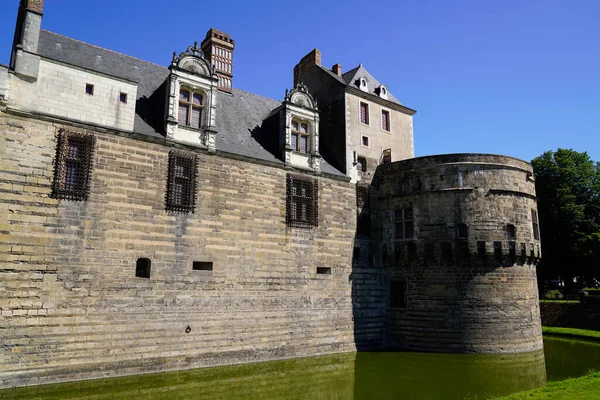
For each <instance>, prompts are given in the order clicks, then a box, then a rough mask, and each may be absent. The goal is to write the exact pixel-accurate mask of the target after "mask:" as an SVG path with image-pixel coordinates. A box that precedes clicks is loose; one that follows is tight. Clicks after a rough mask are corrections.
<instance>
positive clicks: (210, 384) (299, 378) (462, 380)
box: [0, 351, 546, 400]
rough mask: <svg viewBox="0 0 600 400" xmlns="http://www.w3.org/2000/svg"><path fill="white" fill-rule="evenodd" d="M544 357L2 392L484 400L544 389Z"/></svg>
mask: <svg viewBox="0 0 600 400" xmlns="http://www.w3.org/2000/svg"><path fill="white" fill-rule="evenodd" d="M545 381H546V371H545V366H544V358H543V354H542V352H541V351H540V352H536V353H528V354H520V355H503V356H489V355H456V354H423V353H368V352H365V353H351V354H341V355H333V356H325V357H312V358H304V359H295V360H286V361H276V362H268V363H259V364H246V365H237V366H228V367H218V368H207V369H198V370H192V371H183V372H173V373H163V374H153V375H143V376H135V377H125V378H115V379H104V380H95V381H85V382H74V383H67V384H61V385H48V386H38V387H32V388H21V389H14V390H8V391H0V397H1V398H3V399H11V400H12V399H89V398H93V399H98V400H104V399H188V398H189V399H192V398H193V399H311V400H316V399H326V400H334V399H336V400H337V399H340V400H342V399H343V400H352V399H354V400H360V399H404V400H415V399H445V400H446V399H447V400H451V399H486V398H490V397H495V396H499V395H504V394H508V393H512V392H516V391H520V390H526V389H530V388H534V387H538V386H542V385H543V384H544V383H545Z"/></svg>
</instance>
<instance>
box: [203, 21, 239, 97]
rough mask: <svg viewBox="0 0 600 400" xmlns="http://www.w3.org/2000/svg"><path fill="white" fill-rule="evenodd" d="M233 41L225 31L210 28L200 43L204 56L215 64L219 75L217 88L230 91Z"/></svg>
mask: <svg viewBox="0 0 600 400" xmlns="http://www.w3.org/2000/svg"><path fill="white" fill-rule="evenodd" d="M234 47H235V42H234V41H233V39H231V37H229V35H228V34H227V33H225V32H221V31H218V30H216V29H215V28H210V29H209V30H208V32H206V37H205V38H204V40H203V41H202V43H201V44H200V48H201V50H202V53H203V54H204V57H206V58H207V59H208V60H209V61H210V63H211V64H212V65H214V66H215V69H216V71H217V76H218V77H219V84H218V88H219V89H220V90H223V91H225V92H230V93H231V88H232V81H233V48H234Z"/></svg>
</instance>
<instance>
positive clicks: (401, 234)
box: [394, 207, 415, 239]
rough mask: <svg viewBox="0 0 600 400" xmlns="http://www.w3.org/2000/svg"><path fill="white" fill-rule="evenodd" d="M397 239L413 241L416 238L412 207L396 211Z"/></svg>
mask: <svg viewBox="0 0 600 400" xmlns="http://www.w3.org/2000/svg"><path fill="white" fill-rule="evenodd" d="M394 216H395V225H396V239H411V238H412V237H413V236H414V233H415V232H414V221H413V211H412V207H405V208H400V209H398V210H395V215H394Z"/></svg>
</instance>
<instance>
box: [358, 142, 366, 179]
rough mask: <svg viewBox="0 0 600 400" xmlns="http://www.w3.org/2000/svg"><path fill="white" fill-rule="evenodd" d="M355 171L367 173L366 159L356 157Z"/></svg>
mask: <svg viewBox="0 0 600 400" xmlns="http://www.w3.org/2000/svg"><path fill="white" fill-rule="evenodd" d="M367 139H368V138H367ZM356 169H357V170H358V171H360V172H367V159H366V158H364V157H358V158H357V159H356Z"/></svg>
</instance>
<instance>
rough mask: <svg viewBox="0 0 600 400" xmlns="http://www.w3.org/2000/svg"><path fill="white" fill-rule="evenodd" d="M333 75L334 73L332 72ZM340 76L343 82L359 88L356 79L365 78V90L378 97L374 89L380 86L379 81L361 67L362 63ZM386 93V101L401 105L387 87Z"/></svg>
mask: <svg viewBox="0 0 600 400" xmlns="http://www.w3.org/2000/svg"><path fill="white" fill-rule="evenodd" d="M332 74H333V72H332ZM333 75H335V74H333ZM336 76H337V75H336ZM342 78H343V79H344V81H345V83H346V84H347V85H348V86H351V87H354V88H355V89H359V86H358V84H357V81H358V80H359V79H360V78H365V80H366V81H367V92H368V93H370V94H372V95H374V96H377V97H379V93H377V92H376V89H378V88H379V87H380V86H381V83H380V82H379V81H378V80H377V79H375V77H374V76H373V75H371V74H370V73H369V71H367V70H366V69H365V67H363V65H362V64H360V65H359V66H358V67H356V68H354V69H351V70H350V71H347V72H346V73H344V74H342ZM387 93H388V98H387V100H388V101H391V102H392V103H396V104H400V105H402V103H400V101H398V99H397V98H395V97H394V96H393V95H392V94H391V93H390V91H389V89H388V92H387Z"/></svg>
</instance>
